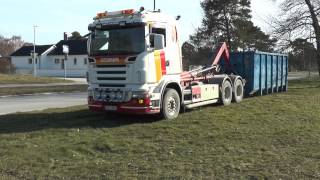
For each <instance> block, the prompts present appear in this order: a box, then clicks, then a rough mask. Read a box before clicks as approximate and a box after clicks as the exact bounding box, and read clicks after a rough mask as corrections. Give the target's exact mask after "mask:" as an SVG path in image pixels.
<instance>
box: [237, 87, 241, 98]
mask: <svg viewBox="0 0 320 180" xmlns="http://www.w3.org/2000/svg"><path fill="white" fill-rule="evenodd" d="M237 96H238V97H239V96H242V86H241V85H238V86H237Z"/></svg>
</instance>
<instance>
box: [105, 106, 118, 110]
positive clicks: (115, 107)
mask: <svg viewBox="0 0 320 180" xmlns="http://www.w3.org/2000/svg"><path fill="white" fill-rule="evenodd" d="M104 109H105V110H106V111H116V110H117V109H118V108H117V106H105V107H104Z"/></svg>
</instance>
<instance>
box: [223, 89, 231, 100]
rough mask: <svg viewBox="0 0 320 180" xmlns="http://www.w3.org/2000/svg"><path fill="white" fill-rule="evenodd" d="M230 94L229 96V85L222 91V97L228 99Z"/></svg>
mask: <svg viewBox="0 0 320 180" xmlns="http://www.w3.org/2000/svg"><path fill="white" fill-rule="evenodd" d="M230 96H231V89H230V88H229V87H226V88H225V91H224V99H225V100H227V101H228V100H229V99H230Z"/></svg>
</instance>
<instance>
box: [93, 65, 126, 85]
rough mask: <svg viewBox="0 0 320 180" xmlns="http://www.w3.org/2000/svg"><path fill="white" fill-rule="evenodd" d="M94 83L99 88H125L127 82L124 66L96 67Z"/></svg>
mask: <svg viewBox="0 0 320 180" xmlns="http://www.w3.org/2000/svg"><path fill="white" fill-rule="evenodd" d="M95 72H96V80H95V81H96V82H97V84H98V85H99V87H104V88H108V87H110V88H114V87H116V88H120V87H125V84H126V82H127V66H126V65H97V66H96V69H95Z"/></svg>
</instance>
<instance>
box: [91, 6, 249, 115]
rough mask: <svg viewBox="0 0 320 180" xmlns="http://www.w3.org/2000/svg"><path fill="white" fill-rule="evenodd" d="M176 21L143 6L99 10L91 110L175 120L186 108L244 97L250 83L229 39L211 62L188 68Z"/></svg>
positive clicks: (94, 38) (95, 26) (94, 25)
mask: <svg viewBox="0 0 320 180" xmlns="http://www.w3.org/2000/svg"><path fill="white" fill-rule="evenodd" d="M177 19H178V18H174V17H171V16H168V15H166V14H164V13H161V12H160V11H146V10H144V8H141V9H140V10H139V11H135V10H134V9H127V10H122V11H116V12H107V11H106V12H102V13H98V14H97V16H96V17H95V18H94V22H93V23H91V24H90V25H89V28H88V29H89V31H90V32H91V35H90V37H89V39H88V52H89V68H88V81H89V88H88V106H89V109H90V110H91V111H110V112H116V113H129V114H162V115H163V117H164V118H165V119H174V118H177V117H178V115H179V112H180V111H181V110H184V109H191V108H195V107H200V106H205V105H209V104H214V103H221V104H223V105H225V106H228V105H230V104H231V103H232V102H235V103H240V102H241V101H242V100H243V97H244V93H245V82H246V81H245V79H244V78H243V77H242V76H240V75H239V74H237V73H236V72H235V71H233V67H232V63H231V62H230V55H229V51H228V48H227V44H226V43H222V44H221V45H220V46H219V48H218V49H217V52H216V56H215V58H214V59H213V60H212V64H211V65H210V66H207V67H200V68H198V69H195V70H192V71H188V72H184V71H183V68H182V67H183V66H182V54H181V46H180V44H179V31H178V29H177ZM221 67H223V68H221ZM222 69H223V70H222Z"/></svg>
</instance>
